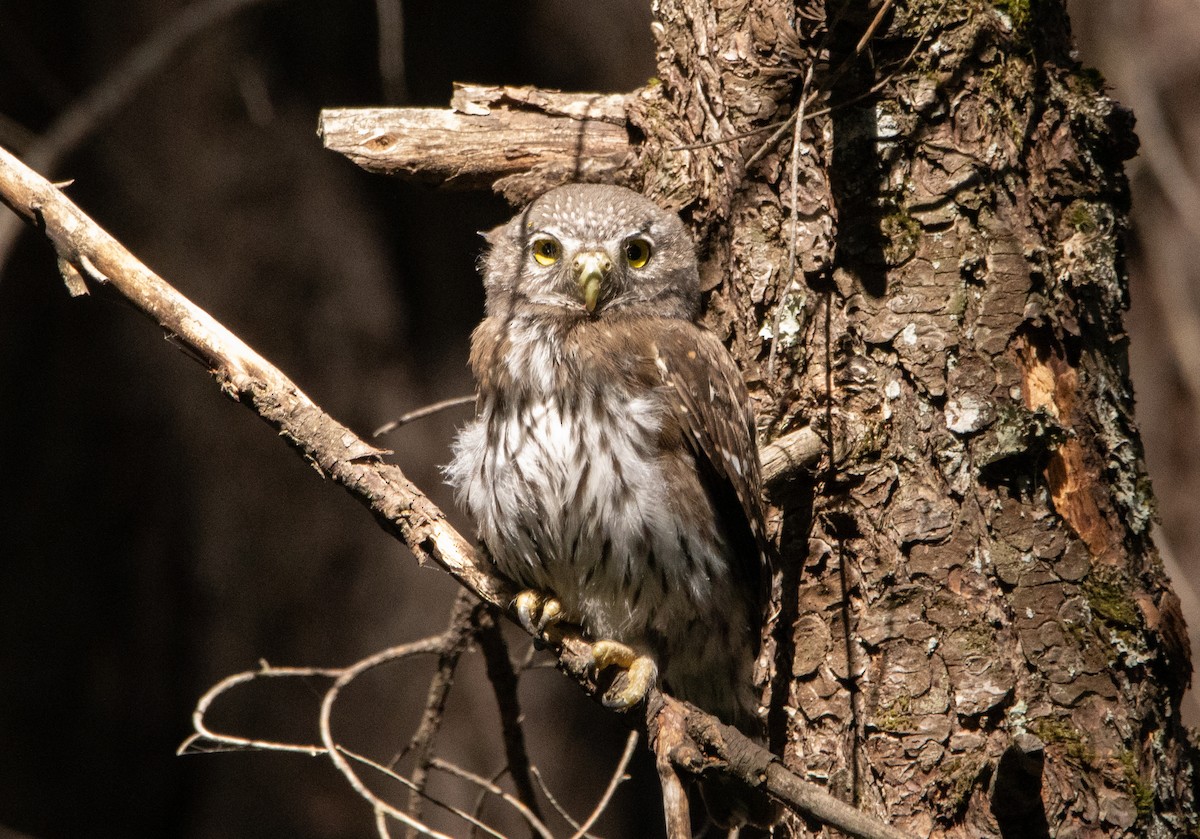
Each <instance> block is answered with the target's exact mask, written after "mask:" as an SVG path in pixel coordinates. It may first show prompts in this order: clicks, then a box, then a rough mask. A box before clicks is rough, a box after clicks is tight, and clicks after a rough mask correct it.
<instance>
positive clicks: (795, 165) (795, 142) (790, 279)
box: [767, 64, 813, 379]
mask: <svg viewBox="0 0 1200 839" xmlns="http://www.w3.org/2000/svg"><path fill="white" fill-rule="evenodd" d="M812 77H813V68H812V65H811V64H810V65H808V72H807V73H805V74H804V84H803V86H802V87H801V88H800V110H799V111H798V112H797V113H796V121H795V127H794V128H793V129H792V162H791V173H790V174H791V180H790V186H791V202H792V212H791V220H792V225H791V235H790V236H788V265H787V279H786V280H785V282H784V283H783V288H782V289H781V293H780V295H779V300H778V301H777V302H776V304H775V320H774V323H773V324H772V325H771V349H770V351H769V352H768V354H767V378H768V379H771V378H773V377H774V375H775V357H776V355H777V350H778V347H779V343H780V336H779V327H780V325H781V324H782V323H783V313H784V310H785V309H786V308H787V302H788V296H789V294H790V293H791V292H792V291H793V290H797V291H798V290H799V288H798V284H797V283H796V240H797V238H798V236H799V233H798V230H797V228H799V226H800V218H799V215H800V212H799V206H800V134H801V129H803V127H804V105H805V103H806V102H807V101H808V96H807V95H806V94H807V92H808V86H809V85H810V84H812Z"/></svg>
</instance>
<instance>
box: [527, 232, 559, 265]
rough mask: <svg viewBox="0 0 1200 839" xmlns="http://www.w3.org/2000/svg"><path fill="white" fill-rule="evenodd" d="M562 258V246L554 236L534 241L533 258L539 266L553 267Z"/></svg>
mask: <svg viewBox="0 0 1200 839" xmlns="http://www.w3.org/2000/svg"><path fill="white" fill-rule="evenodd" d="M560 256H562V245H560V244H559V243H558V240H557V239H555V238H554V237H552V236H539V237H538V238H536V239H534V240H533V258H534V259H536V260H537V261H538V265H553V264H554V263H556V262H558V258H559V257H560Z"/></svg>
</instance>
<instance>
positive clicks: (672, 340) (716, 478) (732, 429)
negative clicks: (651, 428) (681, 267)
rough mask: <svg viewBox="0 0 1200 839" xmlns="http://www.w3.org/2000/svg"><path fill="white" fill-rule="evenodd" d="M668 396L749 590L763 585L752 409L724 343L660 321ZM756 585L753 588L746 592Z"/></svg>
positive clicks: (765, 549)
mask: <svg viewBox="0 0 1200 839" xmlns="http://www.w3.org/2000/svg"><path fill="white" fill-rule="evenodd" d="M653 346H654V351H655V359H654V361H655V367H656V368H657V370H658V373H659V375H660V376H661V381H662V384H663V385H665V386H666V388H667V389H668V390H667V401H668V403H669V405H670V409H671V411H672V413H673V415H674V418H675V420H676V421H677V422H678V424H679V427H680V430H681V434H682V436H683V439H684V441H685V443H686V444H687V446H688V448H689V449H690V450H691V451H692V453H693V455H694V457H695V458H696V463H697V467H698V468H699V470H700V473H701V476H702V477H703V479H704V480H705V483H706V486H707V488H708V491H709V493H710V495H711V496H712V497H713V500H714V502H715V503H716V507H717V510H718V513H719V514H720V515H721V517H722V523H723V524H724V526H725V530H726V532H727V537H728V538H729V539H730V540H731V541H732V542H733V548H734V550H735V551H737V552H738V554H739V555H740V556H743V557H745V558H747V559H749V556H748V553H749V552H751V551H752V552H753V553H754V554H757V562H755V563H748V562H743V563H741V565H742V569H741V570H742V571H743V572H745V573H747V575H748V576H749V577H751V578H752V579H751V580H749V582H750V583H751V585H752V586H754V587H755V588H758V587H761V586H764V585H767V584H769V573H768V572H767V570H766V568H765V566H767V565H768V564H769V562H770V557H771V555H772V554H771V551H772V548H771V545H770V542H769V541H768V540H767V535H766V527H765V524H764V512H763V501H762V494H761V489H762V475H761V466H760V465H759V460H758V445H757V443H756V441H755V430H754V412H753V410H752V409H751V407H750V395H749V393H748V392H747V390H746V385H745V383H744V382H743V381H742V376H741V373H740V372H739V370H738V368H737V365H736V364H735V363H734V361H733V357H732V356H731V355H730V354H729V351H728V350H727V349H725V346H724V345H723V344H722V343H721V342H720V340H718V339H717V337H716V336H715V335H713V334H712V333H711V332H709V331H708V330H706V329H704V328H703V327H700V326H698V325H696V324H694V323H691V322H688V321H678V320H669V321H664V322H663V324H662V326H661V329H660V330H659V331H657V333H656V334H655V336H654V341H653ZM752 590H754V589H752Z"/></svg>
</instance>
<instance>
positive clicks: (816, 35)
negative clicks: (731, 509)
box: [630, 0, 1196, 837]
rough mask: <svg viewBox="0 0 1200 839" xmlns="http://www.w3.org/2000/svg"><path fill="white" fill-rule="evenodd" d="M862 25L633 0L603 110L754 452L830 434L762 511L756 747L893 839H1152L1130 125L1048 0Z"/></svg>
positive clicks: (760, 8)
mask: <svg viewBox="0 0 1200 839" xmlns="http://www.w3.org/2000/svg"><path fill="white" fill-rule="evenodd" d="M890 6H891V4H890V3H883V4H882V5H881V4H875V7H874V8H872V9H866V8H864V7H863V6H862V5H859V4H836V3H829V4H828V8H827V7H826V4H823V3H819V2H802V3H800V4H799V5H798V6H797V7H795V8H793V6H792V5H791V4H789V3H785V2H778V0H741V2H722V3H707V2H700V0H672V2H667V0H663V2H660V3H658V5H657V7H656V13H657V16H658V21H659V24H660V25H659V26H658V27H656V36H657V38H658V47H659V72H660V77H661V78H660V83H658V84H655V85H652V86H650V87H649V88H647V89H646V91H645V92H644V93H643V95H642V96H641V97H639V98H637V99H636V100H634V105H633V106H632V109H631V113H630V118H631V121H632V122H633V123H634V124H635V125H636V126H637V127H638V128H639V129H640V130H641V132H642V133H644V135H645V141H644V143H643V145H642V147H641V157H640V162H639V164H638V167H637V177H638V178H640V179H641V182H642V186H643V188H644V190H645V191H646V192H647V193H649V194H651V195H653V196H655V197H657V198H659V199H660V200H663V201H664V202H665V203H670V204H674V205H675V206H677V207H679V208H681V209H682V210H683V211H684V212H685V216H686V217H688V218H690V220H691V222H692V223H693V226H694V229H695V230H696V232H697V235H698V240H699V241H701V242H703V243H704V247H705V253H704V260H705V271H704V273H705V276H706V277H708V278H709V279H710V281H711V284H712V286H713V289H714V290H713V293H712V296H711V298H710V300H709V305H708V315H707V319H708V322H709V324H710V325H711V326H712V327H713V328H714V329H716V330H717V331H718V333H719V334H720V335H722V337H724V338H726V339H727V342H728V343H729V344H730V346H731V347H732V349H733V351H734V353H735V355H736V356H737V358H738V360H739V361H740V363H741V365H742V367H743V370H744V371H745V375H746V378H747V381H748V382H749V383H750V385H751V388H752V390H753V392H754V398H755V401H756V404H757V409H758V415H759V418H760V433H761V435H762V437H763V438H764V439H771V438H773V437H776V436H778V435H780V434H782V433H785V432H787V431H789V430H791V429H793V428H796V427H798V426H800V425H803V424H806V423H811V424H815V425H816V427H818V428H819V429H821V431H822V434H823V435H824V436H825V437H826V441H827V449H826V452H825V456H824V460H823V462H822V465H821V468H820V471H819V473H818V474H817V476H816V477H815V478H814V479H812V480H811V481H810V480H805V479H797V480H795V481H794V482H793V483H792V484H791V486H790V487H788V488H786V489H784V490H782V491H778V492H776V493H775V496H776V497H775V498H774V499H773V500H774V502H775V503H776V505H777V507H776V510H777V513H778V515H777V517H776V518H775V526H776V529H777V532H778V533H779V536H780V541H781V547H782V560H783V561H782V569H781V571H782V587H781V592H782V596H781V599H780V601H779V602H778V603H777V604H775V605H776V608H775V610H774V614H775V615H777V619H776V621H775V631H774V634H773V636H772V639H773V640H772V643H771V645H770V648H771V651H772V663H773V667H774V668H775V671H774V672H775V677H774V678H773V679H772V680H771V684H772V686H773V691H772V696H771V721H772V738H773V745H774V746H775V747H776V748H777V749H778V750H781V752H780V753H781V754H782V755H783V756H784V759H785V762H786V763H787V764H788V765H789V766H790V767H792V768H794V769H797V770H800V771H802V772H803V773H806V774H807V775H808V776H809V777H810V778H812V779H816V780H820V781H823V782H826V783H827V784H828V786H829V787H830V789H831V790H832V791H834V792H835V793H836V794H838V795H839V796H842V797H844V798H845V799H846V800H849V801H853V802H855V803H857V804H858V805H859V806H861V807H863V808H864V809H866V810H868V811H870V812H875V813H878V814H880V815H882V816H884V817H885V818H886V819H887V820H889V821H891V822H892V823H894V824H896V825H897V826H901V827H904V828H906V829H908V830H910V831H912V832H913V833H915V834H916V835H920V836H924V835H938V836H962V837H979V836H1004V837H1018V836H1019V837H1035V836H1048V835H1055V836H1138V837H1155V836H1162V837H1168V836H1170V837H1174V836H1181V835H1183V834H1185V833H1187V832H1188V831H1189V830H1194V829H1195V824H1196V816H1195V796H1194V787H1193V771H1192V760H1193V752H1192V747H1191V745H1190V743H1189V741H1188V738H1187V735H1186V733H1185V732H1184V730H1183V728H1182V726H1181V725H1180V722H1179V715H1178V710H1177V709H1178V703H1179V699H1180V696H1181V694H1182V692H1183V690H1184V688H1185V687H1186V684H1187V682H1188V680H1189V678H1190V672H1191V670H1190V662H1189V654H1188V649H1187V642H1186V637H1185V634H1184V632H1183V625H1182V619H1181V617H1180V615H1179V609H1178V601H1177V599H1176V598H1175V596H1174V595H1173V593H1172V592H1171V591H1170V589H1169V587H1168V583H1167V580H1166V578H1165V576H1164V573H1163V570H1162V565H1161V562H1160V561H1159V558H1158V556H1157V553H1156V551H1155V549H1154V546H1153V544H1152V543H1151V541H1150V538H1149V530H1148V528H1149V525H1150V522H1151V519H1152V517H1153V500H1152V497H1151V493H1150V488H1149V485H1148V481H1147V479H1146V476H1145V471H1144V468H1143V465H1142V458H1141V446H1140V442H1139V439H1138V436H1137V430H1136V428H1135V426H1134V422H1133V400H1132V392H1131V388H1130V384H1129V379H1128V374H1127V366H1126V341H1125V336H1124V333H1123V329H1122V321H1121V318H1122V313H1123V311H1124V309H1125V307H1126V303H1127V300H1126V284H1125V275H1124V267H1123V247H1124V235H1125V232H1126V212H1127V210H1128V193H1127V184H1126V180H1125V176H1124V174H1123V171H1122V165H1121V164H1122V161H1123V160H1125V159H1127V158H1128V157H1130V156H1131V155H1132V154H1133V152H1134V150H1135V149H1136V140H1135V138H1134V136H1133V133H1132V123H1133V121H1132V118H1131V116H1130V114H1129V113H1128V112H1127V111H1125V110H1123V109H1121V108H1120V106H1118V105H1116V104H1115V103H1114V102H1112V101H1111V100H1110V99H1108V98H1107V97H1106V96H1105V93H1104V90H1103V87H1102V84H1101V82H1100V80H1099V79H1098V78H1097V76H1096V74H1094V73H1090V72H1088V71H1087V70H1085V69H1084V68H1082V67H1080V66H1079V65H1078V64H1077V63H1076V62H1075V61H1074V60H1072V58H1071V52H1070V50H1071V40H1070V31H1069V26H1068V21H1067V17H1066V13H1065V11H1064V9H1063V6H1062V4H1061V3H1060V2H1056V1H1054V0H1050V1H1049V2H1046V3H1040V4H1030V3H1026V2H1023V0H1021V1H1020V2H1018V0H1006V2H996V3H995V4H992V5H989V4H986V3H976V2H959V1H958V0H949V2H928V1H927V0H911V2H908V3H906V4H901V6H900V7H897V8H888V7H890ZM841 7H844V14H843V15H842V16H841V17H840V19H837V20H834V15H835V14H836V12H837V10H838V9H839V8H841ZM881 8H882V9H883V10H884V15H883V17H882V19H881V20H880V21H879V25H878V28H877V29H876V30H875V31H874V35H873V37H872V38H870V39H869V40H868V41H867V43H866V44H865V46H864V47H863V48H862V49H859V46H860V40H861V39H863V36H864V35H865V34H866V33H867V32H868V31H870V27H871V25H872V22H873V20H874V19H875V17H876V14H877V12H878V11H879V10H880V9H881ZM830 21H834V22H833V23H832V24H831V25H827V24H828V23H829V22H830ZM810 66H812V67H813V70H812V77H811V81H810V82H808V83H807V84H806V83H805V73H806V72H807V71H808V68H809V67H810ZM817 91H820V92H823V95H822V96H821V97H820V98H818V99H816V100H815V101H809V104H808V105H807V110H808V115H809V118H808V119H807V120H806V121H805V122H804V124H803V132H802V134H801V135H800V138H799V146H798V148H797V149H796V151H797V152H798V154H796V155H795V156H793V148H792V146H793V139H794V138H793V134H792V132H791V131H790V130H789V131H787V132H786V134H784V135H783V136H781V137H779V138H778V139H776V140H775V141H774V142H773V143H771V144H770V145H768V146H767V148H766V151H765V153H764V154H762V155H761V157H760V159H759V160H758V161H756V162H754V163H753V164H752V165H750V166H747V165H746V164H745V161H746V160H747V159H749V158H751V157H752V155H753V154H754V152H755V151H756V150H758V149H759V148H760V146H762V145H763V143H764V142H766V141H767V139H768V137H769V136H770V134H769V133H766V132H761V133H758V134H755V135H753V136H750V137H746V138H742V139H738V140H734V141H728V138H730V137H736V136H738V135H740V134H743V133H744V132H747V131H751V130H756V129H763V128H764V127H766V126H769V125H771V124H772V123H775V122H778V121H779V120H781V119H784V118H786V117H788V116H789V115H794V114H795V113H796V111H797V110H798V109H799V107H800V105H799V103H800V102H801V101H806V100H811V97H810V96H809V94H810V93H813V92H817ZM722 139H725V140H726V142H721V143H718V144H715V145H709V146H705V147H701V148H695V147H693V148H681V147H684V146H694V145H695V144H698V143H705V142H709V141H714V140H722ZM793 162H795V163H796V164H797V167H798V168H797V169H795V170H794V169H793ZM793 179H795V181H794V185H793ZM792 248H794V249H795V250H794V253H795V259H794V262H793V263H792V264H794V265H795V268H796V270H795V274H794V275H793V274H792V273H791V271H790V270H789V264H790V256H789V255H790V253H791V252H792V251H791V249H792ZM782 832H783V833H784V834H785V835H793V836H807V835H811V831H810V830H809V829H808V828H806V827H805V826H804V825H802V824H799V823H793V824H791V825H790V826H789V827H788V828H786V829H784V830H783V831H782Z"/></svg>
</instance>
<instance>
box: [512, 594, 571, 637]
mask: <svg viewBox="0 0 1200 839" xmlns="http://www.w3.org/2000/svg"><path fill="white" fill-rule="evenodd" d="M513 603H514V606H515V608H516V610H517V619H518V620H519V621H521V626H523V627H525V631H526V632H528V633H529V634H530V635H533V636H534V637H539V638H540V637H541V636H543V635H545V634H546V629H547V628H549V627H551V626H553V625H554V624H556V623H558V621H559V620H561V619H562V604H561V603H559V602H558V598H556V597H550V596H547V595H544V594H542V593H541V592H538V591H534V590H533V589H526V590H525V591H523V592H521V593H520V594H518V595H517V597H516V599H515V600H514V601H513Z"/></svg>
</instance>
